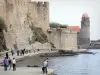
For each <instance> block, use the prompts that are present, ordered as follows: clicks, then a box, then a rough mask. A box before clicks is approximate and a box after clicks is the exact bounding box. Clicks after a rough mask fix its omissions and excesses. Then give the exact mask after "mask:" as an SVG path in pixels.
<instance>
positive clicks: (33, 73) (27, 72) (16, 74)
mask: <svg viewBox="0 0 100 75" xmlns="http://www.w3.org/2000/svg"><path fill="white" fill-rule="evenodd" d="M0 75H46V74H43V73H42V70H41V68H27V67H23V68H17V69H16V71H12V70H8V71H4V68H3V67H0ZM47 75H54V70H52V69H48V74H47Z"/></svg>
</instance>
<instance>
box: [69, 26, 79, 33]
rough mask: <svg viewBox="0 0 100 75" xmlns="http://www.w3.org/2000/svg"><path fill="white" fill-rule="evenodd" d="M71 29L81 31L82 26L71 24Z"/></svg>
mask: <svg viewBox="0 0 100 75" xmlns="http://www.w3.org/2000/svg"><path fill="white" fill-rule="evenodd" d="M69 29H71V30H75V31H77V32H80V27H79V26H69Z"/></svg>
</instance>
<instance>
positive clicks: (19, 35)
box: [0, 0, 49, 49]
mask: <svg viewBox="0 0 100 75" xmlns="http://www.w3.org/2000/svg"><path fill="white" fill-rule="evenodd" d="M48 6H49V5H48V2H37V3H36V2H31V0H0V10H1V12H0V16H1V17H2V18H3V19H5V22H6V24H7V32H4V35H5V39H6V45H7V47H8V49H11V48H14V45H15V44H16V45H17V47H18V49H21V48H26V47H28V46H29V47H28V48H30V45H29V41H28V38H31V37H32V35H33V34H32V31H31V29H30V27H29V25H30V24H31V23H33V24H34V25H35V26H37V27H40V28H42V29H43V30H44V31H45V32H46V30H47V29H48V28H49V17H48V15H49V13H48V10H49V7H48ZM44 15H46V18H45V20H44V17H45V16H44ZM28 19H29V23H28Z"/></svg>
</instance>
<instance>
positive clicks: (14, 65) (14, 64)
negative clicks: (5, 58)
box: [12, 58, 16, 71]
mask: <svg viewBox="0 0 100 75" xmlns="http://www.w3.org/2000/svg"><path fill="white" fill-rule="evenodd" d="M12 64H13V71H15V70H16V60H15V58H13V60H12Z"/></svg>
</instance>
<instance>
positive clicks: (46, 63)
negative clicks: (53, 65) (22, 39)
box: [42, 60, 48, 74]
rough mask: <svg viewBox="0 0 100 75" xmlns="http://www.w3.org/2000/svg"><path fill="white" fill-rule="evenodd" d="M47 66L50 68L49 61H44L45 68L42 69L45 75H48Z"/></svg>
mask: <svg viewBox="0 0 100 75" xmlns="http://www.w3.org/2000/svg"><path fill="white" fill-rule="evenodd" d="M47 66H48V61H47V60H44V62H43V68H42V71H43V74H44V73H46V74H47Z"/></svg>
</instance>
